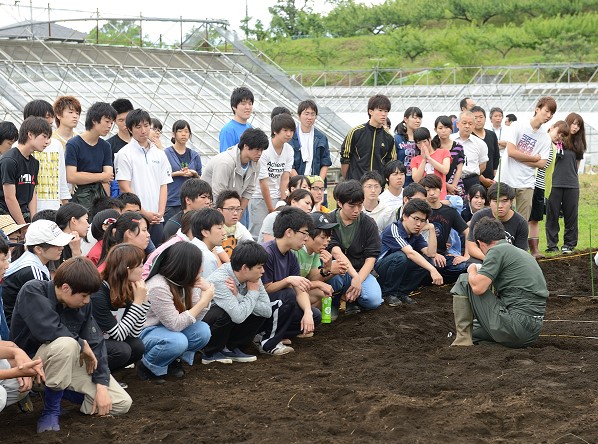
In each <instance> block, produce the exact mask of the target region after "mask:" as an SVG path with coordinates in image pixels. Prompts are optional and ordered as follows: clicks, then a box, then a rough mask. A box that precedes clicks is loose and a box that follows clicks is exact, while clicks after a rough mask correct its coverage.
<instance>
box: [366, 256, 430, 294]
mask: <svg viewBox="0 0 598 444" xmlns="http://www.w3.org/2000/svg"><path fill="white" fill-rule="evenodd" d="M374 268H375V270H376V273H378V276H379V277H378V281H379V282H380V287H381V288H382V294H384V295H395V296H399V295H401V296H408V295H409V293H411V292H412V291H413V290H415V289H416V288H417V287H419V285H420V284H421V282H422V281H423V280H424V278H425V277H426V275H427V274H428V270H426V269H425V268H422V267H420V266H419V265H417V264H416V263H415V262H413V261H412V260H411V259H409V258H408V257H407V255H406V254H405V253H403V252H402V251H400V250H399V251H395V252H394V253H391V254H387V255H386V256H384V257H383V258H382V259H380V260H379V261H378V262H377V263H376V266H375V267H374Z"/></svg>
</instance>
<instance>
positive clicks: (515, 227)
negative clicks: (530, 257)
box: [467, 208, 529, 251]
mask: <svg viewBox="0 0 598 444" xmlns="http://www.w3.org/2000/svg"><path fill="white" fill-rule="evenodd" d="M484 216H487V217H492V218H493V217H494V215H493V214H492V210H491V209H490V208H484V209H482V210H480V211H477V212H476V213H475V214H474V215H473V217H472V218H471V221H470V222H469V234H468V236H467V240H468V241H471V242H475V239H474V238H473V231H474V229H475V226H476V224H477V223H478V221H479V220H480V219H481V218H482V217H484ZM501 222H502V224H503V226H504V227H505V232H506V234H505V239H506V241H507V242H508V243H510V244H512V245H515V246H516V247H517V248H521V249H522V250H525V251H527V248H528V245H527V235H528V232H529V228H528V225H527V221H526V220H525V219H524V218H523V216H521V214H519V213H517V212H514V213H513V216H511V218H510V219H509V220H508V221H506V222H503V221H501Z"/></svg>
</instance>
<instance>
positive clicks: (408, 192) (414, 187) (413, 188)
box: [403, 182, 427, 199]
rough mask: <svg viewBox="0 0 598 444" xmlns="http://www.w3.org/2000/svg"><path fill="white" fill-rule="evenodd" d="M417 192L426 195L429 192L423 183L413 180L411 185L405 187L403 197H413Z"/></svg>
mask: <svg viewBox="0 0 598 444" xmlns="http://www.w3.org/2000/svg"><path fill="white" fill-rule="evenodd" d="M417 193H421V194H423V195H424V196H425V195H426V194H427V192H426V189H425V188H424V187H423V185H420V184H419V183H417V182H411V183H410V184H409V185H407V186H406V187H405V188H403V197H406V198H407V199H411V198H412V197H413V196H415V195H416V194H417Z"/></svg>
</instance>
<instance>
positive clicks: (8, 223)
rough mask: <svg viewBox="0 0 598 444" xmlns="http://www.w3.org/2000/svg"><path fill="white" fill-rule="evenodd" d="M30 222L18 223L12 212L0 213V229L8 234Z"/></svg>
mask: <svg viewBox="0 0 598 444" xmlns="http://www.w3.org/2000/svg"><path fill="white" fill-rule="evenodd" d="M27 225H29V224H17V223H16V222H15V220H14V219H13V218H12V216H11V215H10V214H0V230H2V231H3V232H4V234H6V235H7V236H9V235H10V234H12V233H14V232H15V231H17V230H20V229H21V228H23V227H26V226H27Z"/></svg>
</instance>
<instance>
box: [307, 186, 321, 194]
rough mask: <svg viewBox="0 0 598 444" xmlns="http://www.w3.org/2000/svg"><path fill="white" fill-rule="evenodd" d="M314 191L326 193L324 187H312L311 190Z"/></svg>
mask: <svg viewBox="0 0 598 444" xmlns="http://www.w3.org/2000/svg"><path fill="white" fill-rule="evenodd" d="M310 189H311V190H312V191H317V192H319V193H321V192H323V191H324V187H311V188H310Z"/></svg>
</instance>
